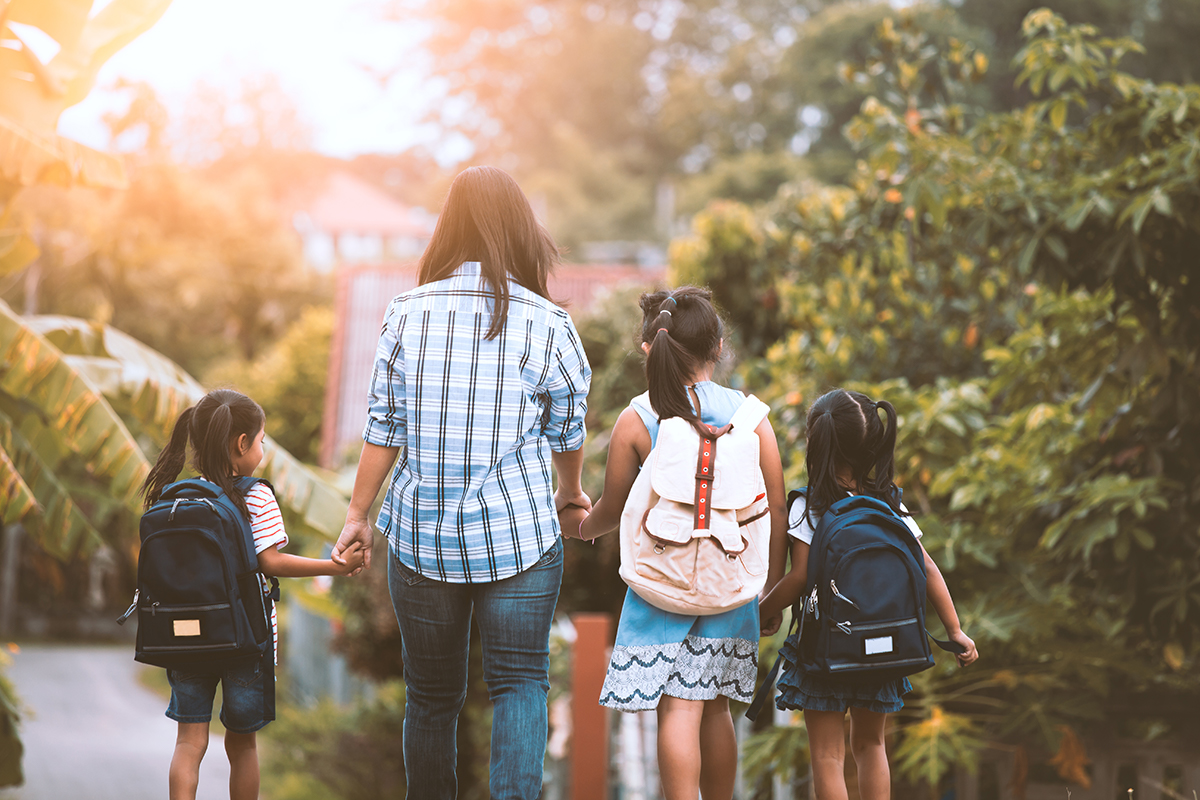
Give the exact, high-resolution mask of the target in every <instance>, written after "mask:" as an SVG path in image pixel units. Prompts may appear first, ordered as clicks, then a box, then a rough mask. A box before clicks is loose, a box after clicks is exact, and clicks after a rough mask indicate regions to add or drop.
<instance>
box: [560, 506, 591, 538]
mask: <svg viewBox="0 0 1200 800" xmlns="http://www.w3.org/2000/svg"><path fill="white" fill-rule="evenodd" d="M587 516H588V510H587V509H586V508H582V507H580V506H577V505H569V506H567V507H566V508H564V509H562V510H560V511H559V512H558V524H559V526H560V527H561V528H562V534H563V538H564V539H578V538H580V537H579V526H580V525H582V524H583V521H584V520H585V519H587Z"/></svg>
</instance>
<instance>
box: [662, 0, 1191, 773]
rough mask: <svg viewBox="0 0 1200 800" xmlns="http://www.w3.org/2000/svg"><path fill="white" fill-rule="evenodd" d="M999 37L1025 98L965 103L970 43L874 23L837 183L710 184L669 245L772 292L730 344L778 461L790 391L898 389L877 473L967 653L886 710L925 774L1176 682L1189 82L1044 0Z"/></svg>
mask: <svg viewBox="0 0 1200 800" xmlns="http://www.w3.org/2000/svg"><path fill="white" fill-rule="evenodd" d="M1024 36H1025V37H1026V45H1025V47H1024V49H1023V50H1022V51H1021V52H1020V53H1019V54H1018V56H1017V63H1018V66H1019V69H1020V72H1021V74H1020V76H1019V79H1020V81H1021V83H1022V85H1023V86H1028V87H1029V89H1030V90H1031V91H1032V92H1033V93H1034V95H1035V97H1034V98H1033V99H1032V100H1030V101H1029V102H1028V104H1026V105H1024V106H1022V107H1020V108H1017V109H1015V110H1013V111H1011V112H1006V113H992V114H984V115H980V114H978V113H976V112H975V111H973V110H971V108H970V106H967V105H964V104H963V103H962V102H961V100H962V98H963V97H964V93H966V92H969V86H970V84H971V81H972V80H974V79H975V77H976V76H977V75H978V72H979V71H980V70H981V68H982V67H984V66H986V64H985V62H984V61H983V60H982V59H980V58H978V57H977V56H978V54H977V52H976V51H975V50H973V49H972V48H971V47H970V46H969V45H967V44H964V43H961V42H958V43H950V45H949V47H948V48H944V49H943V50H941V51H938V50H937V49H935V48H931V47H930V41H931V40H930V39H929V38H928V37H927V36H926V35H925V34H924V33H923V32H922V31H921V30H920V28H919V26H917V25H915V24H914V23H912V22H911V21H905V22H903V23H902V24H901V23H898V24H896V25H895V26H888V25H882V26H881V27H880V30H879V39H878V40H877V43H876V45H875V47H874V49H872V50H871V51H870V52H869V53H868V56H867V57H866V59H865V61H864V63H863V64H861V65H860V66H859V67H857V68H854V69H851V70H850V72H851V73H852V74H851V80H852V81H854V82H856V83H859V84H861V85H871V86H874V87H875V88H876V94H874V95H872V96H871V97H869V98H868V99H867V100H866V101H865V102H864V103H863V104H862V108H861V113H860V114H859V115H858V116H857V117H856V118H855V119H854V120H853V121H852V122H851V123H850V124H849V125H848V126H847V127H846V132H847V135H848V136H849V137H850V139H851V141H852V142H854V143H855V145H856V146H857V147H858V148H859V149H860V153H861V155H862V160H861V161H860V162H859V164H858V166H857V167H856V170H855V174H854V179H853V181H852V183H851V185H850V186H848V187H846V188H837V189H830V188H822V187H818V186H811V185H806V184H803V183H802V184H800V185H787V186H785V187H784V188H783V189H782V190H781V191H780V192H779V195H778V196H777V198H776V200H775V201H774V203H773V204H772V205H771V206H770V207H768V208H767V209H766V211H765V213H764V214H761V215H757V216H756V215H754V214H753V213H751V212H749V211H748V210H746V209H743V208H739V207H737V206H732V207H731V206H716V207H713V208H711V209H710V210H709V211H708V212H706V213H705V214H704V215H702V216H701V217H700V218H699V220H698V221H697V223H696V225H695V232H696V233H695V235H694V236H693V238H692V240H690V241H689V242H686V243H684V244H680V245H678V246H677V247H676V248H675V250H674V251H673V257H674V258H675V264H674V266H675V268H676V272H675V273H673V279H674V278H675V277H676V276H681V275H686V276H687V277H688V279H689V280H698V281H700V282H710V281H712V280H713V279H716V280H725V281H726V282H725V283H724V284H723V287H722V290H721V291H718V292H717V297H718V300H719V301H721V302H722V303H723V304H724V305H725V306H726V307H727V308H749V307H751V306H753V305H754V303H755V302H757V298H758V297H760V296H761V295H762V293H764V292H766V291H768V290H773V291H775V292H776V293H777V294H778V296H779V298H780V303H779V312H778V328H777V329H776V330H779V331H780V333H779V334H778V335H777V336H776V337H775V338H774V340H771V339H770V337H764V338H766V340H767V341H766V345H767V346H766V347H765V348H764V350H763V352H764V357H763V358H761V359H750V360H748V361H747V362H746V363H743V364H742V365H741V367H740V369H741V372H742V374H743V377H744V379H745V381H746V383H747V385H749V386H750V387H752V388H754V389H755V391H756V392H758V393H759V394H760V395H765V396H767V397H769V398H770V399H771V400H772V401H773V403H774V409H775V419H776V420H777V423H776V427H777V429H781V430H782V438H783V448H784V457H785V462H786V477H787V479H788V482H789V484H790V485H801V484H803V482H804V476H803V473H802V458H801V452H802V449H803V441H804V431H803V412H804V409H805V407H806V404H807V402H810V401H811V400H812V399H813V398H814V397H815V396H816V395H817V394H819V393H820V392H823V391H825V390H826V389H828V388H829V387H831V386H837V385H845V386H849V387H852V388H857V389H860V390H862V391H864V392H866V393H867V394H869V395H871V396H873V397H876V398H880V397H882V398H885V399H887V400H890V401H891V402H892V403H893V404H894V405H895V406H896V408H897V410H898V412H899V415H900V426H899V431H900V435H899V439H898V443H897V466H898V473H899V475H898V479H899V481H900V482H901V483H902V485H903V488H904V490H905V494H906V499H908V501H909V505H910V507H912V508H913V509H914V511H916V512H917V516H918V519H919V521H920V523H921V525H922V527H923V528H924V530H925V531H926V538H925V545H926V547H927V548H928V549H929V551H930V553H931V554H932V555H933V556H934V558H935V559H936V560H937V561H938V562H939V564H941V565H942V567H943V569H944V570H945V572H946V573H947V576H948V581H949V583H950V586H951V588H952V590H953V592H954V594H955V596H956V597H957V599H958V605H959V611H960V616H961V618H962V620H963V625H964V628H965V629H966V630H967V631H968V632H969V633H971V634H972V635H973V636H975V637H976V638H977V641H978V642H979V643H980V648H981V652H982V653H983V661H981V663H980V665H979V666H978V667H972V668H971V669H970V670H967V671H964V672H963V673H961V674H958V673H955V672H953V671H952V670H948V669H941V668H939V669H938V670H936V671H933V672H931V673H928V674H926V675H923V676H921V679H920V680H919V681H917V682H916V683H917V686H918V691H919V695H918V696H917V697H916V698H915V702H913V703H912V704H910V707H909V708H908V709H906V711H905V712H904V713H903V715H902V716H901V721H902V723H903V724H902V727H901V729H900V734H899V736H900V740H899V743H898V745H897V754H898V759H897V767H898V772H899V773H900V774H901V775H903V776H905V777H906V778H907V779H909V780H912V781H918V782H921V781H923V782H925V783H926V784H928V785H930V786H935V785H936V784H937V782H938V780H939V779H940V777H941V775H942V774H944V773H945V771H946V770H947V769H948V767H949V765H950V763H952V762H954V761H960V760H969V757H970V756H969V754H970V753H973V752H975V751H977V750H978V749H979V748H980V747H981V746H983V744H984V743H985V742H991V741H1001V742H1003V741H1006V740H1007V741H1018V742H1019V741H1025V740H1026V739H1027V737H1030V736H1033V737H1035V738H1041V739H1043V740H1044V742H1045V744H1046V745H1047V746H1048V747H1049V748H1050V749H1051V750H1053V749H1054V748H1055V747H1056V746H1057V743H1058V742H1059V739H1060V734H1059V730H1060V726H1062V725H1067V726H1069V728H1070V729H1071V730H1076V729H1078V730H1080V731H1082V732H1083V733H1084V738H1085V739H1086V735H1087V733H1088V731H1090V730H1092V728H1093V726H1096V725H1101V724H1105V723H1104V722H1103V721H1105V720H1107V722H1108V723H1109V724H1111V722H1113V721H1120V720H1127V719H1130V718H1138V719H1143V720H1154V722H1155V725H1156V727H1157V728H1158V729H1159V730H1162V729H1168V730H1170V729H1176V730H1182V728H1180V727H1179V726H1181V725H1184V724H1185V723H1186V719H1184V718H1183V717H1181V716H1180V711H1179V710H1180V708H1182V705H1181V698H1185V697H1186V698H1193V699H1194V698H1200V682H1198V681H1197V678H1196V673H1195V672H1194V669H1192V665H1194V664H1195V663H1196V662H1197V660H1198V659H1200V640H1198V639H1197V637H1196V636H1195V631H1196V630H1197V622H1198V620H1200V581H1198V580H1197V579H1196V578H1195V576H1196V575H1197V574H1198V573H1200V540H1198V539H1197V536H1196V531H1197V530H1198V529H1200V507H1198V506H1197V505H1196V501H1195V498H1196V497H1197V488H1196V487H1197V484H1196V478H1195V476H1196V474H1198V471H1200V458H1198V455H1197V453H1198V452H1200V451H1197V450H1196V448H1195V447H1194V446H1191V447H1189V446H1188V445H1187V444H1186V443H1188V442H1194V441H1196V440H1197V437H1198V436H1200V411H1198V410H1197V409H1196V407H1195V404H1194V403H1193V402H1191V401H1190V400H1185V398H1195V397H1197V396H1200V367H1198V366H1197V365H1198V363H1200V359H1197V353H1198V352H1200V323H1198V322H1197V319H1196V316H1195V313H1194V310H1195V309H1196V308H1197V307H1200V289H1198V288H1197V282H1196V281H1195V276H1194V274H1193V273H1194V270H1192V269H1191V264H1192V263H1193V262H1194V254H1195V252H1196V251H1197V248H1198V247H1200V225H1198V224H1197V219H1200V214H1198V213H1197V212H1198V211H1200V207H1198V206H1200V192H1198V191H1197V190H1196V186H1197V185H1200V173H1198V171H1200V163H1198V161H1197V153H1200V142H1198V141H1197V139H1196V135H1195V130H1196V123H1197V121H1200V117H1198V115H1200V88H1198V87H1195V86H1183V87H1180V86H1175V85H1172V84H1154V83H1151V82H1149V81H1145V80H1142V79H1139V78H1135V77H1133V76H1131V75H1129V74H1126V73H1124V72H1122V71H1120V69H1119V64H1118V62H1119V60H1120V59H1121V57H1122V56H1123V55H1124V54H1127V53H1130V52H1134V51H1136V49H1137V46H1136V44H1135V43H1134V42H1131V41H1128V40H1123V39H1111V38H1106V37H1104V36H1102V35H1101V34H1100V33H1099V32H1098V31H1097V30H1095V29H1093V28H1089V27H1086V26H1082V27H1071V26H1068V25H1066V24H1065V23H1064V22H1063V21H1062V20H1061V19H1060V18H1058V17H1056V16H1054V15H1053V14H1051V13H1049V12H1046V11H1039V12H1034V13H1032V14H1030V15H1029V16H1028V17H1027V19H1026V21H1025V25H1024ZM752 259H759V260H760V261H761V262H764V263H761V264H759V265H758V266H757V267H756V269H758V270H759V272H758V273H757V275H758V277H757V279H756V280H754V281H745V282H743V283H742V284H741V285H739V284H738V283H736V282H731V281H728V279H727V276H728V275H730V274H731V273H733V272H735V269H730V268H729V267H728V266H727V265H728V264H730V263H732V264H744V263H747V262H748V261H750V260H752ZM731 316H734V318H735V319H740V317H739V316H738V315H734V314H731ZM1117 697H1122V698H1125V700H1124V702H1122V703H1121V704H1120V706H1116V705H1113V704H1112V703H1111V700H1112V699H1114V698H1117ZM1189 702H1192V701H1191V700H1189ZM1130 709H1136V711H1130ZM1072 735H1074V734H1072ZM763 741H764V742H768V743H769V741H768V740H767V739H764V740H763ZM770 741H774V740H770ZM764 746H766V745H764ZM771 746H774V745H771ZM756 757H757V756H756ZM1077 762H1078V759H1077V758H1073V759H1065V758H1064V759H1060V760H1059V762H1056V763H1055V766H1057V767H1058V768H1059V769H1060V771H1063V770H1065V772H1063V773H1062V774H1063V775H1064V779H1066V778H1068V777H1069V775H1074V774H1076V773H1077V770H1076V771H1075V772H1072V771H1071V770H1072V769H1074V768H1073V767H1071V766H1070V765H1071V764H1076V763H1077Z"/></svg>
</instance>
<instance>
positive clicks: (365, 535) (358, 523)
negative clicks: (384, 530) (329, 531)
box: [330, 517, 375, 575]
mask: <svg viewBox="0 0 1200 800" xmlns="http://www.w3.org/2000/svg"><path fill="white" fill-rule="evenodd" d="M374 538H375V532H374V531H373V530H372V529H371V523H370V522H368V521H367V520H366V519H365V518H362V519H359V518H352V517H346V524H345V525H344V526H343V527H342V535H341V536H339V537H338V540H337V544H335V545H334V546H333V553H332V554H331V556H330V557H331V558H332V559H333V561H334V563H335V564H342V565H345V564H346V559H345V556H344V555H343V554H344V553H345V552H346V551H347V550H349V549H350V548H352V547H354V546H355V545H358V546H360V547H362V550H363V565H362V566H361V567H359V568H358V569H356V570H354V571H353V572H351V573H350V574H351V575H357V574H358V573H359V572H361V571H362V570H364V569H370V568H371V542H372V540H373V539H374Z"/></svg>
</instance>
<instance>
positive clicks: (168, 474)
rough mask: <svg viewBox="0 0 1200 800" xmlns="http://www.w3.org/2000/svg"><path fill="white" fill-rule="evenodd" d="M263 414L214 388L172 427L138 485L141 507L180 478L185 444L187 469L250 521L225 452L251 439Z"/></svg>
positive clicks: (240, 397)
mask: <svg viewBox="0 0 1200 800" xmlns="http://www.w3.org/2000/svg"><path fill="white" fill-rule="evenodd" d="M264 420H265V415H264V414H263V410H262V408H261V407H260V406H259V405H258V403H256V402H254V401H253V400H251V399H250V398H249V397H247V396H246V395H244V394H242V393H240V392H235V391H233V390H232V389H214V390H213V391H211V392H209V393H208V394H206V395H204V397H202V398H201V399H200V402H198V403H196V405H194V406H192V407H191V408H188V409H186V410H184V412H183V413H182V414H180V415H179V420H178V421H177V422H176V423H175V429H174V431H172V433H171V441H170V442H168V443H167V446H166V448H164V449H163V451H162V452H161V453H160V454H159V456H158V461H156V462H155V464H154V468H153V469H151V470H150V474H149V475H148V476H147V477H146V482H145V484H144V485H143V486H142V494H143V495H144V496H145V506H146V508H149V507H150V506H151V505H153V504H154V503H156V502H157V501H158V499H159V497H161V496H162V491H163V488H164V487H165V486H166V485H167V484H168V483H171V482H172V481H174V480H175V479H176V478H178V477H179V472H180V470H182V469H183V464H184V461H185V457H186V451H187V443H188V442H189V441H190V442H191V445H192V453H193V459H192V466H193V467H194V468H195V470H196V471H197V472H199V473H200V474H201V475H203V476H204V477H205V478H206V479H208V480H210V481H212V482H213V483H215V484H216V485H217V486H220V487H221V489H222V491H224V492H225V494H226V495H228V496H229V498H230V499H231V500H232V501H233V503H234V505H236V506H237V508H238V510H239V511H241V512H242V514H244V515H245V516H246V518H247V519H249V518H250V510H249V509H248V508H246V501H245V498H243V497H242V495H241V493H239V492H238V491H237V490H236V489H235V488H234V485H233V481H234V477H235V476H234V474H233V459H232V458H231V457H230V454H229V449H230V447H231V446H233V445H234V444H235V443H236V442H237V440H238V439H240V438H241V437H242V436H247V437H249V438H250V439H253V438H254V437H256V436H258V433H259V431H261V430H262V427H263V422H264Z"/></svg>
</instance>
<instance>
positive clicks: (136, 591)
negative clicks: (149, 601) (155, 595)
mask: <svg viewBox="0 0 1200 800" xmlns="http://www.w3.org/2000/svg"><path fill="white" fill-rule="evenodd" d="M141 594H142V590H141V589H134V590H133V602H132V603H130V604H129V608H127V609H125V613H124V614H122V615H121V617H120V619H118V620H117V624H118V625H124V624H125V621H126V620H128V619H129V618H130V617H131V616H133V612H134V611H137V605H138V598H139V597H140V596H141Z"/></svg>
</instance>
